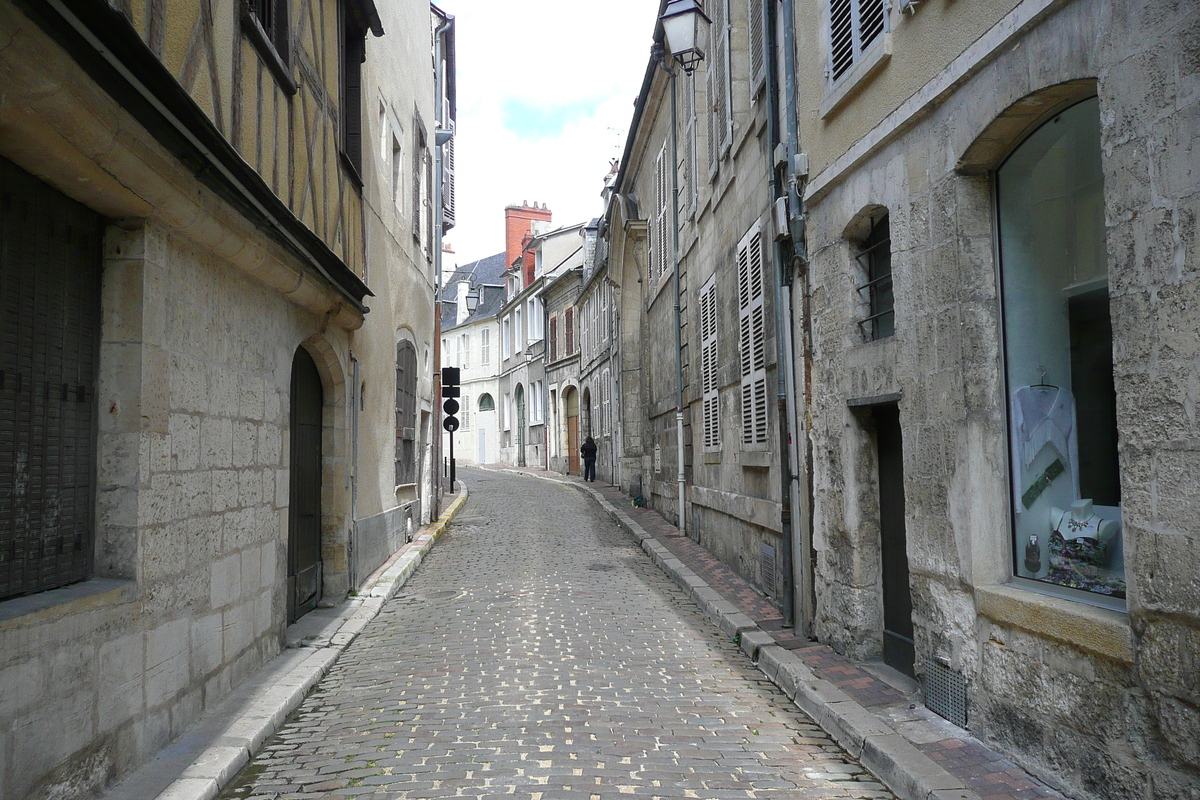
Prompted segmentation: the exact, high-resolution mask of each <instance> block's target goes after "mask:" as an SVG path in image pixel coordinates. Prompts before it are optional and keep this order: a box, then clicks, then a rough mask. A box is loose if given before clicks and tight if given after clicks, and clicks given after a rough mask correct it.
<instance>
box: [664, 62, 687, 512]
mask: <svg viewBox="0 0 1200 800" xmlns="http://www.w3.org/2000/svg"><path fill="white" fill-rule="evenodd" d="M668 58H670V56H669V55H668V54H667V53H663V60H662V68H663V69H664V70H666V72H667V74H668V75H670V76H671V77H670V78H669V80H670V82H671V261H672V262H673V265H674V274H673V276H672V278H673V282H674V286H675V449H676V454H675V455H676V458H675V460H676V464H677V466H678V470H677V475H676V480H677V481H678V486H679V492H678V498H677V500H676V502H677V503H678V504H679V505H678V508H679V519H678V522H677V525H676V527H678V528H679V533H680V535H683V536H686V535H687V514H686V513H685V512H684V502H685V499H686V498H685V495H686V493H687V484H686V478H685V473H684V458H683V333H682V332H681V328H682V327H683V320H682V318H681V315H680V307H679V153H678V148H679V143H678V139H679V129H678V123H677V118H676V110H675V70H673V69H671V68H670V67H668V66H667V59H668Z"/></svg>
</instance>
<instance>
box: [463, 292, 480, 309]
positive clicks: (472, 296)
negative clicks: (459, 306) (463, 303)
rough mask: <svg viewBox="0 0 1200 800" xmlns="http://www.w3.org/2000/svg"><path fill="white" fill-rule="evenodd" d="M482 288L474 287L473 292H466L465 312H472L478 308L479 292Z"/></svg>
mask: <svg viewBox="0 0 1200 800" xmlns="http://www.w3.org/2000/svg"><path fill="white" fill-rule="evenodd" d="M481 291H483V290H482V289H476V290H475V291H473V292H468V293H467V298H466V299H467V314H474V313H475V309H477V308H479V293H480V292H481Z"/></svg>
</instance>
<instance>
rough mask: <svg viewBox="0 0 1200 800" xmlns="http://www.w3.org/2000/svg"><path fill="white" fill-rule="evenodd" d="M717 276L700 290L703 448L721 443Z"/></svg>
mask: <svg viewBox="0 0 1200 800" xmlns="http://www.w3.org/2000/svg"><path fill="white" fill-rule="evenodd" d="M716 282H717V281H716V276H715V275H714V276H713V277H712V278H709V280H708V285H707V286H705V287H704V288H703V289H702V290H701V291H700V389H701V398H702V399H701V418H702V420H701V424H702V431H703V440H704V449H705V450H715V449H717V448H719V447H720V446H721V400H720V387H719V386H718V385H717V367H718V362H717V338H718V337H717V286H716Z"/></svg>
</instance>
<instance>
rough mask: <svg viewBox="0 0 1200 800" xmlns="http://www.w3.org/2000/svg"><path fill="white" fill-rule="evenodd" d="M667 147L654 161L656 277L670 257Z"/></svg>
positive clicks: (662, 270)
mask: <svg viewBox="0 0 1200 800" xmlns="http://www.w3.org/2000/svg"><path fill="white" fill-rule="evenodd" d="M667 166H668V164H667V147H666V145H663V147H662V149H661V150H659V151H658V158H656V159H655V162H654V186H655V190H654V195H655V221H654V233H653V240H654V241H653V242H652V244H651V247H652V249H653V255H654V260H653V262H652V264H653V269H654V277H655V278H657V277H659V276H660V275H662V274H663V273H664V272H665V271H666V269H667V264H668V262H669V260H670V257H669V256H668V255H667V253H668V252H669V248H670V245H669V244H668V243H667V231H668V230H670V229H669V227H668V221H667V220H668V217H667V214H668V212H669V208H668V206H667V199H668V197H669V196H670V194H671V188H670V186H669V185H668V182H667Z"/></svg>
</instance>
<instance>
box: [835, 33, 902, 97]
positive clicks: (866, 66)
mask: <svg viewBox="0 0 1200 800" xmlns="http://www.w3.org/2000/svg"><path fill="white" fill-rule="evenodd" d="M891 57H892V34H891V32H890V31H889V32H887V33H885V34H883V37H882V40H881V41H880V42H879V43H878V44H876V45H875V46H874V47H872V48H871V49H870V51H868V52H867V53H866V55H864V56H863V57H862V60H860V61H859V62H858V63H857V64H855V65H854V66H853V67H851V68H850V71H849V72H847V73H846V74H845V75H843V76H842V77H840V78H838V79H837V82H836V83H833V84H827V87H828V88H827V89H826V91H825V96H824V97H823V98H821V107H820V109H819V113H820V116H821V119H825V118H826V117H828V116H829V115H830V114H832V113H833V112H834V111H836V110H837V109H839V108H841V106H842V104H843V103H845V102H846V101H847V100H849V99H850V97H851V96H852V95H853V94H854V93H855V92H857V91H858V90H859V89H860V88H861V87H862V84H863V83H865V82H866V81H867V79H869V78H870V77H871V76H872V75H874V74H875V73H876V72H878V71H879V70H881V69H883V65H884V64H886V63H887V62H888V61H889V60H890V59H891Z"/></svg>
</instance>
